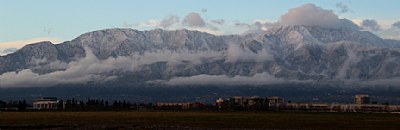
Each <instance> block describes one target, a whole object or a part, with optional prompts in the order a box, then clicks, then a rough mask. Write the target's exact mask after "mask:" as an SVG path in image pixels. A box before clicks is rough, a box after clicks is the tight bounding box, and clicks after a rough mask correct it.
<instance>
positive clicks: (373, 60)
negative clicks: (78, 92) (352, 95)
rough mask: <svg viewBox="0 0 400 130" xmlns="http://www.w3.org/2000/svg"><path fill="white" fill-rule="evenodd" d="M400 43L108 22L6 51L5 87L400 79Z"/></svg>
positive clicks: (0, 64) (315, 32)
mask: <svg viewBox="0 0 400 130" xmlns="http://www.w3.org/2000/svg"><path fill="white" fill-rule="evenodd" d="M399 77H400V42H399V41H396V40H386V39H382V38H380V37H378V36H376V35H374V34H372V33H370V32H367V31H359V30H354V29H346V28H339V29H330V28H322V27H317V26H300V25H291V26H282V27H276V28H272V29H269V30H268V31H265V32H259V33H254V34H247V35H227V36H215V35H212V34H208V33H204V32H198V31H189V30H176V31H167V30H161V29H156V30H150V31H138V30H134V29H106V30H99V31H93V32H89V33H85V34H82V35H81V36H79V37H77V38H76V39H73V40H71V41H66V42H63V43H61V44H52V43H51V42H40V43H34V44H30V45H27V46H25V47H23V48H21V49H19V50H17V51H16V52H14V53H12V54H8V55H6V56H0V87H19V86H22V87H29V86H54V85H59V84H87V83H104V82H115V83H118V82H128V83H148V84H169V85H186V84H224V85H244V84H249V85H266V84H268V85H270V84H286V83H312V84H339V85H345V84H353V85H359V86H361V85H384V86H385V85H386V86H388V85H389V86H396V85H397V84H398V83H400V78H399Z"/></svg>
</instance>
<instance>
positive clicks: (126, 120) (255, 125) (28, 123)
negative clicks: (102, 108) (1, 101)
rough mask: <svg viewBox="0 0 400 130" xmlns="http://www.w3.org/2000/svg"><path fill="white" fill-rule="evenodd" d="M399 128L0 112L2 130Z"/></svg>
mask: <svg viewBox="0 0 400 130" xmlns="http://www.w3.org/2000/svg"><path fill="white" fill-rule="evenodd" d="M160 128H161V129H164V128H167V129H188V128H189V129H190V128H194V129H203V128H209V129H214V128H215V129H225V128H226V129H230V128H240V129H245V128H248V129H265V128H270V129H327V128H329V129H385V130H386V129H400V115H399V114H378V113H305V112H226V113H224V112H0V129H160Z"/></svg>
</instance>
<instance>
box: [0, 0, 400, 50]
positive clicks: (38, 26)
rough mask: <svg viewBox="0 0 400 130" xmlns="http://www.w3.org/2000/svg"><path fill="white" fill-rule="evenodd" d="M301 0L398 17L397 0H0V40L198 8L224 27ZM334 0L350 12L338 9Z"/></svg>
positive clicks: (386, 19) (354, 14) (266, 16)
mask: <svg viewBox="0 0 400 130" xmlns="http://www.w3.org/2000/svg"><path fill="white" fill-rule="evenodd" d="M306 3H313V4H315V5H316V6H319V7H322V8H324V9H329V10H333V11H335V13H336V14H337V15H339V17H342V18H347V19H350V20H357V19H375V20H377V21H378V23H379V24H382V26H390V24H392V23H393V22H396V21H399V20H400V15H399V13H400V7H399V6H400V1H399V0H383V1H382V0H368V1H367V0H311V1H306V0H240V1H239V0H141V1H139V0H63V1H61V0H0V42H10V41H16V40H26V39H32V38H43V37H50V38H58V39H61V40H71V39H73V38H75V37H77V36H78V35H80V34H82V33H85V32H88V31H93V30H100V29H105V28H115V27H126V26H124V23H126V24H138V23H142V22H145V21H148V20H161V19H163V18H165V17H166V16H168V15H177V16H179V18H180V20H182V19H183V18H184V17H185V16H186V15H187V14H188V13H190V12H196V13H199V14H200V15H201V17H202V18H203V19H205V20H206V21H209V20H214V19H224V20H225V22H226V24H225V25H224V26H226V27H222V31H224V30H223V28H229V25H233V24H234V23H236V22H245V23H251V22H253V21H254V20H256V19H262V20H269V21H277V20H279V18H280V16H281V15H283V14H285V13H286V12H287V11H288V10H289V9H291V8H295V7H299V6H301V5H304V4H306ZM337 3H343V4H345V5H347V6H348V7H349V9H350V10H351V11H350V12H347V13H338V11H339V9H338V8H337V7H336V4H337ZM202 9H206V10H207V12H204V11H203V12H202ZM132 28H136V29H139V30H143V29H148V28H143V27H140V26H133V27H132ZM150 29H151V28H150ZM238 33H240V32H238Z"/></svg>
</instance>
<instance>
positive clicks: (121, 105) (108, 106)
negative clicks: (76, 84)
mask: <svg viewBox="0 0 400 130" xmlns="http://www.w3.org/2000/svg"><path fill="white" fill-rule="evenodd" d="M59 106H60V107H58V109H62V110H66V111H108V110H110V111H120V110H141V109H143V110H144V109H146V110H148V109H153V105H152V104H151V103H148V104H145V103H131V102H129V101H125V100H123V101H120V100H116V101H113V102H112V103H110V102H109V101H106V100H103V99H100V100H99V99H87V100H86V101H83V100H79V101H78V100H76V99H74V98H73V99H70V100H66V101H65V102H64V101H63V100H60V101H59ZM61 106H62V107H61Z"/></svg>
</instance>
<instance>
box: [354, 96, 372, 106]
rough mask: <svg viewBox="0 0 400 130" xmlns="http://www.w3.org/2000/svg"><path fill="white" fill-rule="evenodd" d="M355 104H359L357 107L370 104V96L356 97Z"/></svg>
mask: <svg viewBox="0 0 400 130" xmlns="http://www.w3.org/2000/svg"><path fill="white" fill-rule="evenodd" d="M354 104H357V105H361V104H370V98H369V95H356V96H355V97H354Z"/></svg>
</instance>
